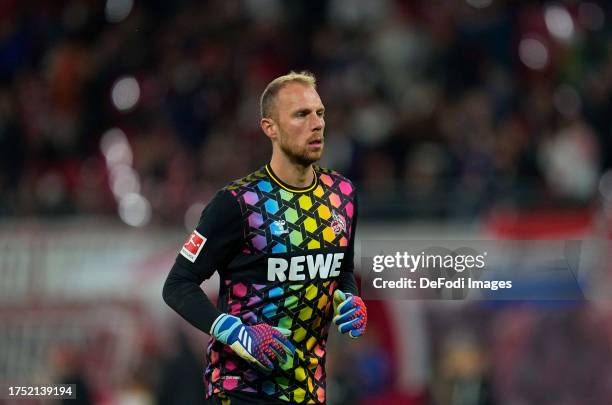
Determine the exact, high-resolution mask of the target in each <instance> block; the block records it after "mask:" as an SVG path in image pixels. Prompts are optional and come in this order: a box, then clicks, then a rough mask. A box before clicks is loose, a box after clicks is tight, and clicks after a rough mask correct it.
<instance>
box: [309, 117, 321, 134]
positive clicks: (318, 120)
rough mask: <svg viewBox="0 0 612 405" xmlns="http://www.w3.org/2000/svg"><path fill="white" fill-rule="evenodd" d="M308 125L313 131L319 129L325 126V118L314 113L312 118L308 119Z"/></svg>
mask: <svg viewBox="0 0 612 405" xmlns="http://www.w3.org/2000/svg"><path fill="white" fill-rule="evenodd" d="M310 125H311V127H312V130H313V131H320V130H322V129H323V128H324V127H325V119H324V118H323V117H320V116H318V115H316V114H315V115H314V118H313V119H312V120H311V121H310Z"/></svg>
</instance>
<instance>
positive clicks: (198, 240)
mask: <svg viewBox="0 0 612 405" xmlns="http://www.w3.org/2000/svg"><path fill="white" fill-rule="evenodd" d="M205 243H206V238H205V237H204V236H202V234H200V233H199V232H198V231H193V233H192V234H191V235H190V236H189V239H187V241H186V242H185V244H184V245H183V248H182V249H181V254H182V255H183V256H184V257H185V258H186V259H187V260H189V261H190V262H192V263H195V261H196V259H197V258H198V255H199V254H200V252H201V251H202V248H203V247H204V244H205Z"/></svg>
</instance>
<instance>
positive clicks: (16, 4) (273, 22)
mask: <svg viewBox="0 0 612 405" xmlns="http://www.w3.org/2000/svg"><path fill="white" fill-rule="evenodd" d="M608 12H609V10H608V5H607V4H606V3H605V2H604V3H596V2H579V1H572V2H565V3H545V4H544V3H543V4H540V3H539V2H535V3H534V2H515V1H508V2H502V1H491V0H468V1H456V2H455V1H416V2H412V1H390V0H385V1H375V2H370V1H356V2H354V1H348V0H329V1H311V2H298V1H290V2H281V1H273V0H266V1H258V0H246V1H235V0H231V1H207V2H195V1H177V2H165V1H148V2H136V3H133V2H132V0H108V1H94V0H92V1H59V2H56V1H31V2H20V1H17V0H5V1H3V2H2V5H1V6H0V21H2V24H0V25H1V28H0V117H2V118H1V120H0V122H1V123H2V130H1V132H0V133H1V134H2V136H1V137H0V151H1V152H0V153H1V156H0V162H1V164H2V168H1V169H2V170H1V176H0V190H1V192H0V215H4V216H12V215H18V216H23V215H32V214H43V215H55V214H75V213H76V214H105V213H112V212H114V211H116V207H117V204H118V203H121V202H123V206H124V208H125V209H127V211H130V207H132V208H133V209H132V211H134V210H135V211H136V212H140V211H143V210H144V211H146V213H145V214H141V215H140V216H139V215H136V219H135V220H134V219H132V220H131V221H129V220H128V223H130V222H131V223H135V224H144V223H146V222H148V220H149V218H152V219H153V220H154V221H158V222H161V223H167V222H170V223H172V222H176V221H177V220H180V219H182V216H180V215H177V212H179V211H181V212H185V210H186V209H187V208H188V207H189V206H190V205H191V204H193V203H194V202H197V201H200V202H201V201H207V200H208V197H210V195H211V193H213V192H214V190H216V189H217V188H219V187H220V186H221V185H223V184H224V183H225V182H227V181H228V179H232V178H238V177H240V176H242V175H243V174H244V173H247V172H249V171H250V170H251V169H254V168H257V167H259V166H260V165H262V164H263V163H265V162H266V160H267V159H268V157H269V145H268V141H267V140H265V138H264V136H263V135H262V134H261V132H260V130H259V127H258V97H259V94H260V93H261V91H262V88H263V87H264V86H265V84H266V83H267V82H268V81H269V80H270V78H272V77H274V76H275V75H279V74H283V73H285V72H287V71H289V70H290V69H294V70H300V69H309V70H311V71H313V72H314V73H315V74H316V75H317V76H318V79H319V89H320V93H321V95H322V98H323V100H324V102H325V104H326V107H327V111H328V117H327V132H326V133H327V138H326V157H325V159H324V162H323V164H324V165H329V166H331V167H333V168H335V169H337V170H339V171H340V172H342V173H345V174H346V175H348V176H349V177H351V178H352V179H354V180H355V181H356V182H357V183H358V184H360V187H361V189H362V190H364V191H365V192H364V193H363V194H364V195H365V200H366V201H364V204H363V205H364V213H365V215H373V216H377V215H378V216H380V215H383V214H387V215H392V216H397V215H412V216H419V217H422V216H424V215H429V216H434V217H437V218H439V217H440V216H441V215H450V216H456V215H473V214H475V213H479V212H482V211H483V209H486V208H488V207H490V206H491V204H492V203H497V202H502V203H508V204H515V205H519V206H534V205H546V204H549V203H552V204H564V205H565V204H576V203H577V204H584V203H588V202H591V201H593V198H594V197H596V196H597V184H598V182H599V180H600V177H601V175H602V174H603V173H605V172H606V170H607V169H609V168H610V167H611V165H612V157H611V155H610V150H612V149H611V144H610V133H611V121H610V112H611V111H612V102H611V100H612V97H611V95H612V54H611V51H610V24H607V22H608V20H607V18H609V13H608ZM247 39H248V40H247ZM104 140H106V141H104ZM608 177H610V176H608ZM609 182H611V183H612V181H609ZM370 191H371V192H370ZM126 196H127V197H129V198H126ZM449 196H453V197H452V198H449ZM451 201H452V204H451V203H450V202H451ZM381 204H382V205H381ZM381 206H385V207H387V209H385V210H381V209H379V208H380V207H381ZM134 207H135V208H134ZM124 211H125V210H124ZM151 214H152V215H151ZM122 217H123V216H122Z"/></svg>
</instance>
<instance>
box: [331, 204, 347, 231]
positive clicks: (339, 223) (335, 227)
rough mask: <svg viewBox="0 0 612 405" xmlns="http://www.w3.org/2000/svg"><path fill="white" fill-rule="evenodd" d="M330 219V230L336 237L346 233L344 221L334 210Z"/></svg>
mask: <svg viewBox="0 0 612 405" xmlns="http://www.w3.org/2000/svg"><path fill="white" fill-rule="evenodd" d="M332 218H333V219H332V223H331V229H332V231H334V233H335V234H336V235H340V234H341V233H342V232H344V231H346V220H345V219H344V217H343V216H342V215H340V214H337V213H336V210H334V211H332Z"/></svg>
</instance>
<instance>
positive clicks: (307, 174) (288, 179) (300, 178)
mask: <svg viewBox="0 0 612 405" xmlns="http://www.w3.org/2000/svg"><path fill="white" fill-rule="evenodd" d="M270 167H271V168H272V171H273V172H274V174H275V175H276V176H277V177H278V178H279V179H280V180H282V181H283V183H286V184H289V185H290V186H294V187H297V188H304V187H308V186H310V185H311V184H312V182H313V181H314V171H313V169H312V164H310V165H308V166H302V165H296V164H294V163H291V162H290V161H289V160H287V159H282V158H278V157H277V156H275V155H272V159H271V160H270Z"/></svg>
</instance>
